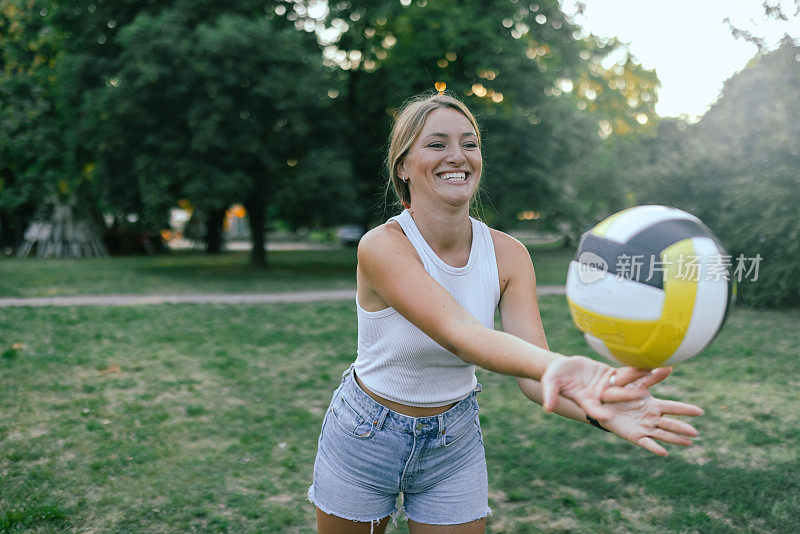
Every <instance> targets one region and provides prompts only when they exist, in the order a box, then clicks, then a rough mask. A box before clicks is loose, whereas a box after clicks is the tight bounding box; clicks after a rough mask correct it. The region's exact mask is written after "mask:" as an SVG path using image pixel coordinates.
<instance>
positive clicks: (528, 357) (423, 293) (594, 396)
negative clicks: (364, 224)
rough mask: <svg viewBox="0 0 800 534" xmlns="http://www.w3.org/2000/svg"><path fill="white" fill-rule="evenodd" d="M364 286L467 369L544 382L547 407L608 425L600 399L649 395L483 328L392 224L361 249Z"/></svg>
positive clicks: (586, 362) (600, 368)
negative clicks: (571, 405) (571, 404)
mask: <svg viewBox="0 0 800 534" xmlns="http://www.w3.org/2000/svg"><path fill="white" fill-rule="evenodd" d="M358 269H359V271H360V279H359V280H360V282H361V283H365V284H366V285H367V286H368V290H369V291H372V292H374V293H375V294H376V295H377V296H378V297H380V299H381V300H383V301H384V302H385V303H386V304H387V305H388V306H391V307H392V308H394V309H395V310H396V311H397V312H399V313H400V314H401V315H403V317H405V318H406V319H408V320H409V321H410V322H411V323H412V324H414V325H415V326H417V327H418V328H419V329H420V330H422V331H423V332H425V334H427V335H428V336H430V337H431V338H432V339H433V340H435V341H436V342H437V343H439V344H440V345H441V346H442V347H444V348H445V349H447V350H449V351H450V352H452V353H453V354H455V355H457V356H458V357H460V358H461V359H462V360H464V361H465V362H467V363H470V364H474V365H478V366H480V367H482V368H484V369H488V370H490V371H494V372H496V373H501V374H506V375H512V376H516V377H523V378H533V379H535V380H540V381H542V384H543V386H544V388H545V394H544V407H545V409H546V410H548V411H550V410H552V409H553V408H554V405H555V402H556V401H557V398H558V393H559V392H561V394H562V395H564V396H566V397H569V398H571V399H572V400H574V401H575V402H577V403H578V404H579V405H580V406H581V407H582V408H583V409H584V410H585V411H586V412H587V413H589V414H590V415H592V416H593V417H595V418H597V419H605V418H606V417H607V415H608V412H607V411H606V410H605V409H603V407H602V406H601V401H606V402H610V401H619V400H630V399H634V398H639V397H641V396H642V395H643V394H644V392H643V391H641V390H639V389H636V388H620V387H614V386H610V384H609V378H610V377H611V376H612V375H613V374H614V373H615V369H614V368H612V367H610V366H608V365H605V364H603V363H600V362H597V361H594V360H591V359H589V358H585V357H582V356H573V357H565V356H563V355H561V354H557V353H554V352H551V351H549V350H547V349H544V348H541V347H537V346H535V345H533V344H531V343H528V342H526V341H524V340H522V339H520V338H518V337H516V336H513V335H511V334H508V333H505V332H501V331H497V330H492V329H490V328H486V327H485V326H483V325H482V324H481V323H480V322H479V321H478V320H477V319H476V318H475V317H474V316H473V315H472V314H470V313H469V312H468V311H467V310H466V309H465V308H463V307H462V306H461V305H460V304H459V303H458V302H457V301H456V300H455V298H454V297H453V296H452V295H451V294H450V293H449V292H448V291H447V290H446V289H445V288H444V287H442V286H441V285H440V284H439V283H438V282H436V280H434V279H433V278H432V277H431V276H430V275H429V274H428V273H427V272H426V271H425V269H424V267H423V265H422V262H421V260H420V259H419V256H417V254H416V251H415V250H414V248H413V246H412V245H411V243H410V242H409V241H408V239H407V238H406V237H405V236H404V235H403V233H402V231H400V230H399V229H396V228H393V227H392V226H391V225H383V226H379V227H378V228H375V229H373V230H371V231H370V232H368V233H367V234H366V235H365V236H364V237H363V238H362V239H361V242H360V243H359V247H358Z"/></svg>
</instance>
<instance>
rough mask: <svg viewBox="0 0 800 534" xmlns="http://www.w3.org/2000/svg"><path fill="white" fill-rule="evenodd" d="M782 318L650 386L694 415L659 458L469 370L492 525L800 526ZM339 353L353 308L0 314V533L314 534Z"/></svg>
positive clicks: (731, 328)
mask: <svg viewBox="0 0 800 534" xmlns="http://www.w3.org/2000/svg"><path fill="white" fill-rule="evenodd" d="M129 261H133V260H129ZM113 264H114V260H112V261H111V262H108V265H113ZM9 265H13V262H11V263H9V262H7V261H6V262H5V263H2V267H0V268H6V267H8V266H9ZM31 265H35V264H33V263H31ZM14 268H15V269H16V268H17V267H16V266H14ZM218 268H219V267H214V269H212V270H215V269H218ZM164 269H165V270H164V271H162V272H161V274H160V275H158V276H156V278H157V279H165V278H169V276H168V275H165V274H164V273H165V272H170V270H169V268H168V267H165V268H164ZM99 270H100V269H99V268H98V271H99ZM175 272H178V270H176V271H175ZM203 272H204V271H203ZM215 272H216V271H215ZM209 278H212V277H210V276H209ZM82 287H83V288H86V287H90V286H87V285H83V286H82ZM137 287H138V286H137ZM172 287H178V286H177V285H174V286H172ZM181 287H182V286H181ZM541 308H542V314H543V317H544V321H545V327H546V330H547V332H548V340H549V342H550V344H551V346H552V347H553V348H554V350H558V351H561V352H565V353H576V352H583V351H585V350H586V348H585V345H584V343H583V341H582V339H581V338H580V336H579V334H578V333H577V332H576V330H575V329H574V327H573V326H572V324H571V321H570V319H569V314H568V311H567V308H566V305H565V302H564V299H563V297H545V298H542V299H541ZM798 324H800V311H798V310H793V311H751V310H746V309H736V310H734V311H733V313H732V315H731V316H730V317H729V320H728V323H727V325H726V326H725V329H724V331H723V332H722V334H721V335H720V337H719V338H718V339H717V340H716V341H715V342H714V343H713V345H712V346H711V347H710V348H709V349H708V350H707V351H706V352H705V353H704V354H702V355H701V356H699V357H697V358H696V359H695V360H693V361H691V362H689V363H687V364H685V365H684V366H682V367H680V368H678V369H677V370H676V371H675V373H674V376H673V377H671V378H670V379H668V381H667V383H665V384H662V385H660V386H657V389H656V391H657V392H659V393H660V394H661V395H662V396H665V397H668V398H680V399H682V400H686V401H690V402H694V403H697V404H700V405H701V406H703V407H704V408H705V409H706V415H705V416H703V417H701V418H699V419H698V420H697V421H696V422H695V424H696V426H697V427H698V428H699V430H700V432H701V439H698V440H697V443H696V445H695V446H694V447H692V448H690V449H681V448H678V447H669V449H670V452H671V456H670V457H668V458H660V457H656V456H653V455H650V454H649V453H647V452H646V451H644V450H642V449H638V448H635V447H633V446H631V445H629V444H627V443H625V442H622V441H621V440H619V439H617V438H614V437H613V436H609V435H607V434H605V433H603V432H600V431H598V430H597V429H595V428H593V427H591V426H589V425H583V424H578V423H574V422H572V421H568V420H564V419H560V418H559V417H557V416H553V415H545V414H544V412H543V410H542V409H541V408H540V407H538V406H536V405H533V404H531V403H530V402H529V401H527V400H526V399H525V398H524V397H523V396H522V395H521V394H520V393H519V392H518V390H517V388H516V385H515V383H514V381H513V379H511V378H509V377H503V376H499V375H494V374H491V373H488V372H480V376H479V378H480V380H481V382H482V383H483V386H484V391H483V393H481V395H480V397H479V400H480V403H481V421H482V426H483V429H484V435H485V442H486V451H487V460H488V464H489V483H490V504H491V506H492V507H493V509H494V516H493V517H492V518H490V519H489V521H488V531H489V532H512V533H513V532H577V533H597V532H646V533H661V532H702V533H708V532H719V533H723V532H724V533H727V532H748V533H750V532H797V531H798V530H800V519H799V518H800V460H798V445H800V430H798V429H800V411H799V410H798V396H797V390H798V386H800V380H799V379H798V376H800V359H798V354H797V347H798V346H800V330H799V329H798V328H797V325H798ZM355 341H356V320H355V313H354V309H353V304H352V303H350V302H346V303H337V302H333V303H323V304H313V305H312V304H274V305H237V306H227V305H226V306H221V305H162V306H140V307H122V308H118V307H109V308H95V307H77V308H55V307H45V308H5V309H0V531H4V530H5V531H29V532H154V533H160V532H164V533H167V532H169V533H172V532H192V531H195V532H235V533H240V532H275V533H278V532H280V533H300V532H304V533H305V532H313V531H314V509H313V507H312V505H311V504H309V503H308V502H306V500H305V495H306V490H307V487H308V485H309V483H310V481H311V469H312V462H313V458H314V454H315V450H316V440H317V436H318V432H319V427H320V424H321V421H322V416H323V413H324V410H325V407H326V406H327V403H328V401H329V400H330V394H331V392H332V390H333V389H334V388H335V387H336V386H337V384H338V382H339V376H340V374H341V372H342V371H343V370H344V369H346V368H347V366H348V365H349V363H350V362H351V361H352V360H353V359H354V350H355ZM405 531H406V527H405V523H402V522H401V524H400V525H399V526H398V527H390V529H389V532H405Z"/></svg>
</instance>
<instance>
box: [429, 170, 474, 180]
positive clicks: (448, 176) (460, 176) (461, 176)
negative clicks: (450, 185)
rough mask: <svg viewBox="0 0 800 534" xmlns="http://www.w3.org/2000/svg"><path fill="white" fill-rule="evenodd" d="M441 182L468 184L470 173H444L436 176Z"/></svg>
mask: <svg viewBox="0 0 800 534" xmlns="http://www.w3.org/2000/svg"><path fill="white" fill-rule="evenodd" d="M436 177H437V178H438V179H440V180H444V181H446V182H466V181H467V178H468V177H469V173H468V172H442V173H439V174H437V175H436Z"/></svg>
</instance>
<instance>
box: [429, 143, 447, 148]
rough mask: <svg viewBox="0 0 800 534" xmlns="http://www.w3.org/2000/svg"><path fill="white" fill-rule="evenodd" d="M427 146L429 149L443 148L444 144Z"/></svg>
mask: <svg viewBox="0 0 800 534" xmlns="http://www.w3.org/2000/svg"><path fill="white" fill-rule="evenodd" d="M428 146H429V147H430V148H444V143H431V144H429V145H428Z"/></svg>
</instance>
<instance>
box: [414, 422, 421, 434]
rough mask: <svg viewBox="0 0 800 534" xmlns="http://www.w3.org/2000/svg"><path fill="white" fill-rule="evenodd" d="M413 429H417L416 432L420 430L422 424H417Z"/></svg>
mask: <svg viewBox="0 0 800 534" xmlns="http://www.w3.org/2000/svg"><path fill="white" fill-rule="evenodd" d="M415 428H416V429H417V432H419V431H420V430H422V423H417V426H416V427H415Z"/></svg>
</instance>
